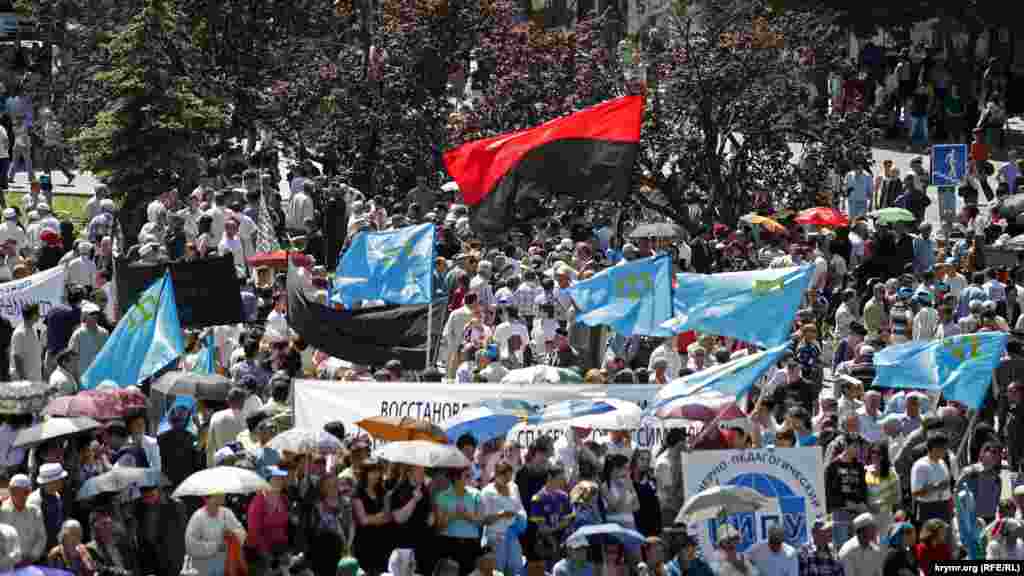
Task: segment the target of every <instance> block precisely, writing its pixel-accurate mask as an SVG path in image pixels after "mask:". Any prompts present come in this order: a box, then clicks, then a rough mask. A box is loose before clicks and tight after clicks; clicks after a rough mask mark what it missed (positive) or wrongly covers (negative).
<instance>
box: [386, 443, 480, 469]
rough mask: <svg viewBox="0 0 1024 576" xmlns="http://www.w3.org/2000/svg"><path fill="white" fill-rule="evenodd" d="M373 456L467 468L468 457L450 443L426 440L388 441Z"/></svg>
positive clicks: (412, 463)
mask: <svg viewBox="0 0 1024 576" xmlns="http://www.w3.org/2000/svg"><path fill="white" fill-rule="evenodd" d="M373 455H374V456H375V457H377V458H380V459H381V460H387V461H388V462H395V463H397V464H410V465H412V466H423V467H425V468H469V467H470V466H472V462H470V461H469V458H466V456H465V455H464V454H463V453H462V452H460V451H459V449H458V448H456V447H455V446H452V445H451V444H438V443H436V442H427V441H426V440H407V441H401V442H390V443H388V444H385V445H384V446H382V447H380V448H378V449H377V450H376V451H375V452H374V454H373Z"/></svg>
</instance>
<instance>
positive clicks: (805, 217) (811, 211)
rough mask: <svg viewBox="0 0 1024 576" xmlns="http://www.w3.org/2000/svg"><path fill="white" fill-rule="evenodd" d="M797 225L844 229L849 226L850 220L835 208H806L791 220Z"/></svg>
mask: <svg viewBox="0 0 1024 576" xmlns="http://www.w3.org/2000/svg"><path fill="white" fill-rule="evenodd" d="M793 221H794V222H796V223H797V224H810V225H813V226H827V227H829V228H846V227H847V226H849V225H850V219H849V218H848V217H847V216H846V214H843V213H842V212H840V211H839V210H836V209H835V208H823V207H820V206H819V207H817V208H808V209H807V210H804V211H802V212H800V213H799V214H797V216H796V218H794V219H793Z"/></svg>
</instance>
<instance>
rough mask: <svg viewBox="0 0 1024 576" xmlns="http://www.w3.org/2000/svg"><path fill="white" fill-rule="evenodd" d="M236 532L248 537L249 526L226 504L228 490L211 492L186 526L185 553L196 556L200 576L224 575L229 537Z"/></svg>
mask: <svg viewBox="0 0 1024 576" xmlns="http://www.w3.org/2000/svg"><path fill="white" fill-rule="evenodd" d="M232 535H234V536H236V537H237V538H238V539H239V540H241V541H243V542H244V541H245V529H244V528H242V525H241V524H240V523H239V522H238V518H236V517H235V514H234V513H233V512H232V511H231V510H229V509H227V508H226V507H225V506H224V492H214V493H211V494H209V495H207V496H206V502H205V503H204V505H203V507H202V508H200V509H199V510H196V511H195V513H193V514H192V518H190V519H189V521H188V526H187V527H186V528H185V553H187V554H188V555H189V556H191V558H192V566H193V567H194V568H195V569H196V576H223V575H224V565H225V563H226V562H227V539H228V538H229V537H231V536H232Z"/></svg>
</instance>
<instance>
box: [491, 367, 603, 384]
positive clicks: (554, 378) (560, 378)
mask: <svg viewBox="0 0 1024 576" xmlns="http://www.w3.org/2000/svg"><path fill="white" fill-rule="evenodd" d="M582 382H583V378H582V377H581V376H580V375H579V373H578V372H576V371H574V370H569V369H568V368H555V367H554V366H547V365H543V364H538V365H537V366H530V367H528V368H517V369H515V370H512V371H510V372H509V373H508V374H506V375H505V377H504V378H502V379H501V383H502V384H580V383H582Z"/></svg>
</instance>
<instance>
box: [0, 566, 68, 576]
mask: <svg viewBox="0 0 1024 576" xmlns="http://www.w3.org/2000/svg"><path fill="white" fill-rule="evenodd" d="M0 576H74V574H72V573H71V572H68V571H67V570H60V569H58V568H49V567H46V566H25V567H24V568H18V569H17V570H8V571H7V572H0Z"/></svg>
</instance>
